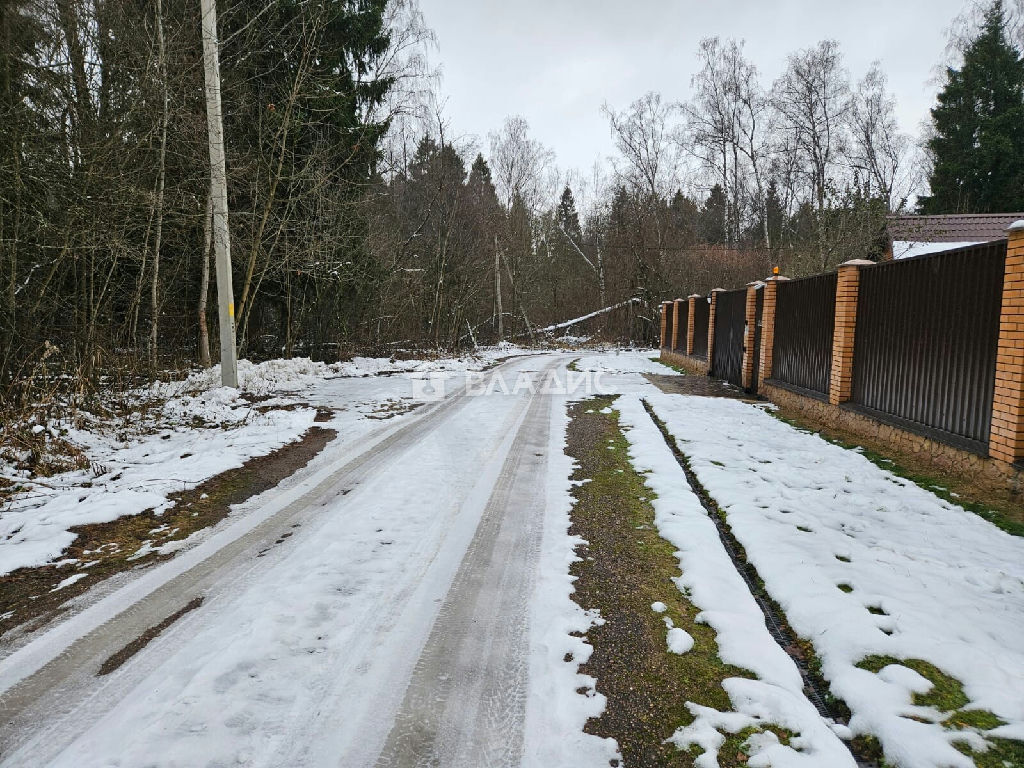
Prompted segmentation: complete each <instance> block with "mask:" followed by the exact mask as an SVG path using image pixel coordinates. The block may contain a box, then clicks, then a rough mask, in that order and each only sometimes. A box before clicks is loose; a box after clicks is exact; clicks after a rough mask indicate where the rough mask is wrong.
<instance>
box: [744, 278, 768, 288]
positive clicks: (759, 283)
mask: <svg viewBox="0 0 1024 768" xmlns="http://www.w3.org/2000/svg"><path fill="white" fill-rule="evenodd" d="M747 288H764V280H751V281H750V282H749V283H747Z"/></svg>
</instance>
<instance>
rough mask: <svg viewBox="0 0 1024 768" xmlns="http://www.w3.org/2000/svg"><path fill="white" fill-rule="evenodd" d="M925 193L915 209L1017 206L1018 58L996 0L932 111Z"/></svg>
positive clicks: (1023, 204) (1021, 171)
mask: <svg viewBox="0 0 1024 768" xmlns="http://www.w3.org/2000/svg"><path fill="white" fill-rule="evenodd" d="M932 121H933V125H934V130H935V135H934V137H933V138H932V139H930V140H929V142H928V147H929V149H930V150H931V152H932V154H933V156H934V163H935V164H934V168H933V170H932V175H931V179H930V184H931V195H930V196H928V197H923V198H922V199H921V201H920V203H919V208H920V210H921V212H922V213H930V214H936V213H996V212H1004V211H1019V210H1022V209H1024V60H1022V59H1021V56H1020V54H1019V52H1018V51H1017V50H1016V48H1015V47H1014V46H1013V44H1012V43H1011V42H1010V40H1009V38H1008V36H1007V29H1006V15H1005V13H1004V10H1003V3H1002V0H995V2H993V4H992V6H991V7H990V8H989V9H988V10H987V11H986V12H985V17H984V22H983V24H982V27H981V30H980V32H979V34H978V36H977V37H976V38H975V39H974V40H972V41H971V43H970V44H969V45H968V46H967V49H966V50H965V51H964V61H963V65H962V67H961V68H960V69H953V68H952V67H950V68H948V69H947V70H946V84H945V86H944V87H943V89H942V91H941V92H940V93H939V96H938V104H937V105H936V106H935V107H934V108H933V109H932Z"/></svg>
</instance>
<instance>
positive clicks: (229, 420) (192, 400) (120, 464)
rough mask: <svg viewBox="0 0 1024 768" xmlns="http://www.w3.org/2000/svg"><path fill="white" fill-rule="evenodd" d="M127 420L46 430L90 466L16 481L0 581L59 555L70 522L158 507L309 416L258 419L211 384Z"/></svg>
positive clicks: (262, 449) (2, 514)
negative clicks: (23, 487)
mask: <svg viewBox="0 0 1024 768" xmlns="http://www.w3.org/2000/svg"><path fill="white" fill-rule="evenodd" d="M134 415H135V416H136V418H134V419H131V420H128V421H127V422H126V423H119V424H118V423H115V424H105V425H99V424H97V423H95V422H90V423H88V424H86V425H83V426H84V427H85V428H76V427H75V426H73V425H66V424H64V425H57V426H55V427H54V429H57V430H59V431H60V432H61V433H62V434H63V436H64V438H65V439H66V440H68V441H69V442H70V443H72V444H73V445H75V446H76V447H78V448H79V449H80V450H81V451H82V452H83V453H84V454H85V456H87V457H88V459H89V463H90V466H89V467H88V468H86V469H81V470H76V471H71V472H64V473H61V474H59V475H55V476H53V477H48V478H46V479H45V480H39V479H27V478H19V480H20V481H22V482H24V483H25V484H27V485H29V486H30V487H31V490H30V491H28V492H26V493H21V494H18V495H16V496H14V497H13V498H12V499H11V501H10V503H9V505H8V506H6V507H5V508H3V509H2V510H0V575H2V574H5V573H9V572H11V571H13V570H15V569H16V568H22V567H29V566H35V565H42V564H44V563H46V562H49V561H50V560H52V559H53V558H55V557H57V556H59V555H60V553H61V552H62V551H63V550H64V549H65V548H66V547H67V546H69V545H70V544H71V543H72V542H73V541H74V539H75V534H73V533H71V532H70V530H69V529H70V528H72V527H74V526H76V525H83V524H87V523H103V522H108V521H111V520H114V519H116V518H118V517H122V516H125V515H134V514H139V513H140V512H144V511H146V510H147V509H155V510H157V511H160V510H161V509H166V508H167V506H168V504H169V503H170V502H168V500H167V497H168V496H169V495H170V494H172V493H174V492H176V491H182V490H185V489H187V488H192V487H195V486H196V485H198V484H199V483H201V482H202V481H204V480H206V479H208V478H210V477H213V476H214V475H217V474H219V473H221V472H225V471H227V470H229V469H234V468H236V467H240V466H241V465H242V464H243V463H245V461H246V460H248V459H249V458H251V457H253V456H261V455H264V454H267V453H270V452H271V451H273V450H275V449H277V448H280V447H281V446H283V445H285V444H287V443H290V442H292V441H293V440H295V439H297V438H298V437H299V436H300V435H302V434H303V433H304V432H305V431H306V430H307V429H308V428H309V427H310V425H311V424H312V423H313V418H314V417H315V415H316V412H315V411H314V410H312V409H308V408H300V409H295V410H287V411H285V410H270V411H267V412H263V413H261V412H259V411H258V410H257V409H255V408H254V407H253V406H252V405H250V404H249V403H247V402H245V401H244V400H243V399H241V398H240V397H239V395H238V393H236V392H234V391H232V390H227V389H223V388H217V389H211V390H209V391H207V392H201V393H198V394H192V395H184V396H181V397H177V398H174V399H171V400H168V401H167V402H166V403H164V404H163V405H162V406H160V407H156V408H154V409H153V410H152V411H150V412H148V413H146V414H145V415H143V414H134ZM8 470H9V471H10V469H9V468H8ZM12 474H14V475H15V477H17V473H15V472H12Z"/></svg>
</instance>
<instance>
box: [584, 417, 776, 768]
mask: <svg viewBox="0 0 1024 768" xmlns="http://www.w3.org/2000/svg"><path fill="white" fill-rule="evenodd" d="M614 401H615V398H613V397H597V398H593V399H590V400H587V401H584V402H581V403H577V404H575V405H572V406H571V407H570V410H569V414H570V417H571V421H570V425H569V433H568V447H567V449H566V453H567V454H568V455H569V456H571V457H573V459H575V460H576V463H577V470H576V472H575V473H574V475H573V480H576V481H584V480H585V481H587V482H582V483H581V484H580V485H577V486H576V488H575V489H574V492H573V495H574V497H575V504H574V506H573V510H572V529H571V532H572V533H573V534H575V535H578V536H580V537H581V538H583V539H584V540H586V541H587V542H588V543H587V544H586V545H585V546H582V547H580V548H579V550H578V555H579V557H580V561H579V562H577V563H574V564H573V566H572V568H571V571H572V574H573V576H575V577H576V579H577V580H576V583H575V587H576V593H575V596H574V598H575V600H576V601H577V602H578V603H579V604H580V605H581V606H582V607H583V608H585V609H587V610H596V611H599V613H600V616H601V617H602V618H603V619H604V623H603V624H601V625H600V626H595V627H593V628H592V629H591V630H590V631H589V633H588V635H587V640H588V642H589V643H590V644H591V645H592V646H593V648H594V652H593V654H592V655H591V657H590V659H589V660H588V661H587V663H586V664H584V665H583V666H582V667H581V670H580V671H581V672H582V673H584V674H588V675H592V676H593V677H595V678H596V679H597V690H598V691H599V692H600V693H602V694H604V695H605V696H606V697H607V698H608V705H607V707H606V709H605V711H604V713H603V714H602V715H601V717H599V718H593V719H591V720H590V721H588V723H587V725H586V731H587V732H588V733H592V734H595V735H597V736H601V737H611V738H614V739H615V740H616V741H617V743H618V744H619V747H620V750H621V752H622V756H623V759H624V761H625V764H626V765H636V766H692V765H693V764H694V762H693V761H694V758H695V755H694V754H692V753H688V752H684V751H680V750H678V749H677V748H676V747H675V746H674V745H673V744H671V743H669V744H666V743H665V740H666V739H668V738H669V737H671V736H672V734H673V733H674V732H675V731H676V729H677V728H680V727H682V726H685V725H688V724H690V723H691V722H692V721H693V716H692V715H691V714H690V712H689V710H688V709H687V707H686V703H687V702H688V701H692V702H695V703H698V704H702V705H704V706H708V707H714V708H715V709H719V710H723V711H728V710H731V709H732V705H731V703H730V701H729V697H728V695H727V694H726V692H725V691H724V690H723V688H722V682H723V681H724V680H725V679H727V678H730V677H752V674H751V673H750V672H748V671H746V670H743V669H739V668H737V667H733V666H730V665H728V664H725V663H723V662H722V660H721V659H720V658H719V655H718V645H717V643H716V641H715V634H714V631H713V630H712V629H711V628H709V627H707V626H705V625H703V624H698V623H697V622H696V621H695V618H696V615H697V613H698V610H697V608H696V607H695V606H693V604H691V603H690V602H689V601H688V600H687V599H686V598H685V596H684V595H683V594H682V593H681V592H680V590H679V588H678V587H677V586H676V584H675V583H674V582H673V578H675V577H678V576H679V575H680V570H679V562H678V560H677V558H676V556H675V548H674V547H673V546H672V545H671V544H669V543H668V542H667V541H665V540H664V539H662V538H661V537H660V536H659V535H658V533H657V528H656V526H655V523H654V508H653V507H652V506H651V502H650V499H651V498H653V497H654V493H653V492H652V491H651V490H650V489H649V488H648V487H647V486H646V485H645V484H644V478H643V476H642V475H640V474H638V473H637V472H636V470H635V469H634V468H633V466H632V464H630V462H629V458H628V447H629V445H628V442H627V440H626V437H625V436H624V435H623V433H622V430H621V429H620V427H619V423H618V413H617V412H615V411H612V412H611V413H601V410H603V409H605V408H606V407H609V406H612V407H613V404H614ZM609 449H610V450H609ZM655 602H661V603H664V604H665V606H666V611H665V612H664V613H656V612H655V611H654V610H652V609H651V604H652V603H655ZM666 617H667V618H669V619H671V620H672V622H673V624H674V625H675V626H677V627H681V628H682V629H684V630H685V631H686V632H688V633H689V634H690V635H691V636H692V637H693V639H694V646H693V649H692V650H690V651H689V652H688V653H685V654H682V655H679V654H674V653H671V652H669V651H668V648H667V644H666V632H667V630H666V626H665V621H664V619H665V618H666ZM773 730H774V729H773ZM754 732H756V730H753V729H751V730H749V732H747V731H745V732H741V733H739V734H727V735H726V738H727V745H728V749H723V750H722V751H721V753H720V758H719V764H720V765H721V766H722V768H734V767H735V766H741V765H744V764H745V763H746V761H747V753H746V751H745V749H746V747H745V746H744V743H745V742H746V740H747V739H748V738H749V737H750V735H751V734H752V733H754ZM776 735H777V736H778V737H779V738H780V740H781V739H788V738H790V736H791V734H788V733H786V732H785V731H783V730H782V729H778V731H777V732H776Z"/></svg>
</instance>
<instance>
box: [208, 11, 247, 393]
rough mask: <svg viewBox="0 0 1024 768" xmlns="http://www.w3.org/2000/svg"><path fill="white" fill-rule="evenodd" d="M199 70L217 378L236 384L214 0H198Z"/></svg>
mask: <svg viewBox="0 0 1024 768" xmlns="http://www.w3.org/2000/svg"><path fill="white" fill-rule="evenodd" d="M200 7H201V9H202V14H203V70H204V72H205V75H206V128H207V132H208V133H209V137H210V195H211V198H212V202H213V247H214V252H215V254H216V257H217V304H218V305H219V317H220V381H221V384H222V385H223V386H225V387H237V386H238V359H237V354H238V353H237V351H236V349H235V293H234V289H233V288H232V285H231V236H230V234H229V232H228V173H227V166H226V164H225V161H224V118H223V115H222V114H221V105H220V54H219V53H218V50H217V46H218V43H217V4H216V0H201V2H200Z"/></svg>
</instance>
